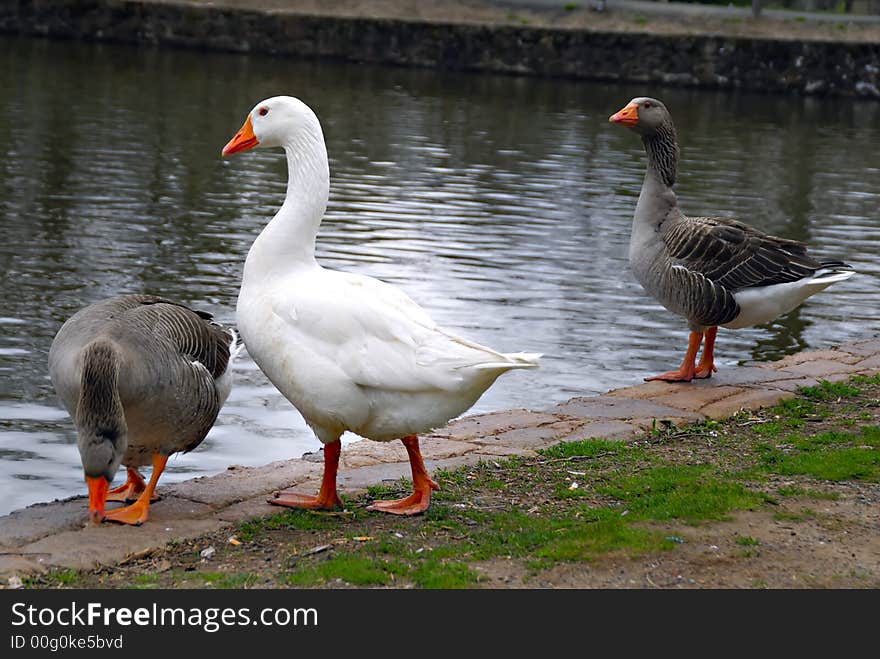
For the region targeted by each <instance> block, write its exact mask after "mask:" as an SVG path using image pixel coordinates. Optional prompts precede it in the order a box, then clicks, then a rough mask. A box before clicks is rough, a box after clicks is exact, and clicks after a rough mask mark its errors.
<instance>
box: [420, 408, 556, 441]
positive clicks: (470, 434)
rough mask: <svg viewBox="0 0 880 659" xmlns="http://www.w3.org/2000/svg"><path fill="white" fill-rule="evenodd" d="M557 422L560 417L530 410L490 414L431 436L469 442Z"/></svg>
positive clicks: (459, 422)
mask: <svg viewBox="0 0 880 659" xmlns="http://www.w3.org/2000/svg"><path fill="white" fill-rule="evenodd" d="M556 421H559V417H558V416H555V415H554V414H552V413H547V412H532V411H529V410H510V411H509V412H491V413H489V414H477V415H474V416H466V417H464V418H462V419H456V420H455V421H453V422H452V423H450V424H449V425H448V426H446V427H445V428H443V429H441V430H437V431H435V432H433V433H431V435H432V436H433V437H442V438H445V439H454V440H468V439H474V438H475V437H486V436H489V435H493V434H496V433H499V432H505V431H507V430H513V429H514V428H528V427H532V426H538V425H541V424H544V423H554V422H556Z"/></svg>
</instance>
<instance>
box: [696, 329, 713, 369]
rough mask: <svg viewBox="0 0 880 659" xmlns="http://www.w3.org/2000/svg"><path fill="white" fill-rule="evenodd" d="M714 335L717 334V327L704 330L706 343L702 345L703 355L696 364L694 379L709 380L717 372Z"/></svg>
mask: <svg viewBox="0 0 880 659" xmlns="http://www.w3.org/2000/svg"><path fill="white" fill-rule="evenodd" d="M716 334H718V328H717V327H710V328H709V329H707V330H706V342H705V343H704V344H703V355H702V357H700V363H699V364H697V370H696V371H695V372H694V377H695V378H699V379H703V378H711V377H712V374H713V373H715V372H717V371H718V369H717V368H715V335H716Z"/></svg>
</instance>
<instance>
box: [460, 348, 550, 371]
mask: <svg viewBox="0 0 880 659" xmlns="http://www.w3.org/2000/svg"><path fill="white" fill-rule="evenodd" d="M502 356H503V357H505V358H506V361H499V362H486V363H483V364H476V365H475V366H474V368H475V369H477V370H479V371H482V370H497V369H505V370H506V369H510V368H538V360H539V359H541V357H543V356H544V355H543V354H542V353H540V352H512V353H506V354H503V355H502Z"/></svg>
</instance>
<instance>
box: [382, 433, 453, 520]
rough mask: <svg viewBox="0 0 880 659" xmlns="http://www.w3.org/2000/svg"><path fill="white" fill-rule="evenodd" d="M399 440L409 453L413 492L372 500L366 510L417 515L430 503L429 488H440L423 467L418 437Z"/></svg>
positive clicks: (411, 436)
mask: <svg viewBox="0 0 880 659" xmlns="http://www.w3.org/2000/svg"><path fill="white" fill-rule="evenodd" d="M400 441H402V442H403V445H404V446H405V447H406V452H407V453H409V465H410V468H411V469H412V480H413V493H412V494H410V495H409V496H408V497H406V498H405V499H393V500H387V501H374V502H373V504H372V505H370V506H367V510H377V511H379V512H383V513H392V514H394V515H418V514H419V513H423V512H425V511H426V510H427V509H428V506H430V505H431V490H439V489H440V486H439V485H437V483H435V482H434V481H432V480H431V477H430V476H428V471H427V469H425V463H424V462H423V461H422V453H421V451H419V438H418V437H416V436H415V435H409V436H407V437H404V438H403V439H401V440H400Z"/></svg>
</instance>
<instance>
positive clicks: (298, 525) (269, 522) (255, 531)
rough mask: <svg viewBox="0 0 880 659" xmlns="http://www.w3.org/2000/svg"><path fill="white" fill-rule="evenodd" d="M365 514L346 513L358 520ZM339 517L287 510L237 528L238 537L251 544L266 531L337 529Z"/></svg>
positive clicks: (240, 524) (321, 513)
mask: <svg viewBox="0 0 880 659" xmlns="http://www.w3.org/2000/svg"><path fill="white" fill-rule="evenodd" d="M361 515H363V513H362V512H361V511H360V510H357V509H354V510H352V511H351V512H350V513H346V514H345V517H346V519H358V518H359V517H360V516H361ZM337 517H338V515H333V514H327V513H325V512H316V511H311V510H294V509H287V510H284V511H283V512H280V513H275V514H274V515H269V516H268V517H258V518H256V519H251V520H248V521H246V522H241V523H239V524H238V525H237V526H236V532H235V535H236V537H237V538H238V539H239V540H241V541H242V542H250V541H251V540H253V539H254V538H256V537H257V536H259V535H260V534H262V533H265V532H266V531H282V530H283V531H320V530H325V529H332V528H335V527H336V526H337V524H338V519H337Z"/></svg>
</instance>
